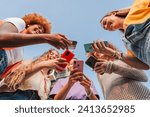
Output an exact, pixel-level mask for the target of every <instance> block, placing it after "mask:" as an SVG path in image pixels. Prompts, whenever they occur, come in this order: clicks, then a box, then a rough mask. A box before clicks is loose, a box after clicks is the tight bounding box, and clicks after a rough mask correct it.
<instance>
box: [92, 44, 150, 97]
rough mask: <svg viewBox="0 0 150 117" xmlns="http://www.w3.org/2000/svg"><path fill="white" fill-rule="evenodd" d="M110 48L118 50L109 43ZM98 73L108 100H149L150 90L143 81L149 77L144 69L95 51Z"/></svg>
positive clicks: (96, 70)
mask: <svg viewBox="0 0 150 117" xmlns="http://www.w3.org/2000/svg"><path fill="white" fill-rule="evenodd" d="M109 48H111V49H112V50H114V51H117V52H118V50H117V49H116V47H115V46H113V45H112V44H110V43H109ZM92 55H93V56H94V57H95V58H97V61H98V62H97V63H96V64H95V67H94V71H95V72H96V73H97V76H98V80H99V84H100V86H101V88H102V91H103V95H104V98H105V99H107V100H147V99H150V90H149V89H148V88H147V87H146V86H145V85H144V84H143V83H142V82H147V80H148V78H147V76H146V74H145V73H144V72H143V71H142V70H138V69H135V68H133V67H131V66H129V65H127V64H126V63H125V62H123V61H120V60H117V59H116V57H113V56H111V57H110V56H108V55H106V54H102V53H97V52H94V53H93V54H92Z"/></svg>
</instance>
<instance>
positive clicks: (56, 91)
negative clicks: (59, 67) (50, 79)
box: [49, 79, 63, 99]
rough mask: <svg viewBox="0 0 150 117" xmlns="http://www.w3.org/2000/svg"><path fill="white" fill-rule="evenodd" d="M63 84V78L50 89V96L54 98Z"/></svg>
mask: <svg viewBox="0 0 150 117" xmlns="http://www.w3.org/2000/svg"><path fill="white" fill-rule="evenodd" d="M62 87H63V86H62V84H61V79H59V80H58V81H57V82H56V84H55V85H54V87H53V88H52V90H51V91H50V94H49V97H50V98H52V99H54V96H55V95H56V94H57V93H58V92H59V91H60V89H61V88H62Z"/></svg>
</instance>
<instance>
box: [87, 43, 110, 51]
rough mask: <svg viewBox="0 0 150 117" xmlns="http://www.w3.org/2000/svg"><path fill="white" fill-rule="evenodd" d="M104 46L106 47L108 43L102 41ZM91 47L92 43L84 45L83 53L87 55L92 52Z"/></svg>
mask: <svg viewBox="0 0 150 117" xmlns="http://www.w3.org/2000/svg"><path fill="white" fill-rule="evenodd" d="M103 42H104V44H105V46H106V47H108V41H103ZM92 45H93V43H87V44H84V49H85V52H86V53H89V52H93V51H94V50H93V48H92Z"/></svg>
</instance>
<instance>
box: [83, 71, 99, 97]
mask: <svg viewBox="0 0 150 117" xmlns="http://www.w3.org/2000/svg"><path fill="white" fill-rule="evenodd" d="M80 84H81V85H82V86H83V87H84V88H85V91H86V93H87V97H88V98H89V99H90V100H98V98H97V96H96V95H95V91H94V90H95V89H94V88H95V87H94V86H93V84H92V82H91V80H90V79H89V78H88V77H87V76H85V75H84V74H83V73H82V80H81V81H80Z"/></svg>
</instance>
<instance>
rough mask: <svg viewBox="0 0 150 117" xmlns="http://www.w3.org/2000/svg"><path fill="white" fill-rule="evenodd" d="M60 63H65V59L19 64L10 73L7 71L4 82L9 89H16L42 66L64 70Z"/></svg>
mask: <svg viewBox="0 0 150 117" xmlns="http://www.w3.org/2000/svg"><path fill="white" fill-rule="evenodd" d="M60 64H67V62H66V60H65V59H62V58H58V59H54V60H48V61H41V62H39V63H36V64H32V63H31V64H29V65H21V67H19V68H17V69H15V70H14V71H12V72H11V73H9V74H8V75H7V76H6V78H5V80H4V82H5V84H6V85H7V86H8V88H10V89H17V88H18V86H19V85H20V84H21V83H22V82H24V81H25V80H27V79H28V78H29V77H31V76H32V75H33V74H35V73H36V72H38V71H40V70H41V69H43V68H48V69H56V70H57V69H59V70H62V71H63V70H64V68H62V67H60V66H59V65H60Z"/></svg>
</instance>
